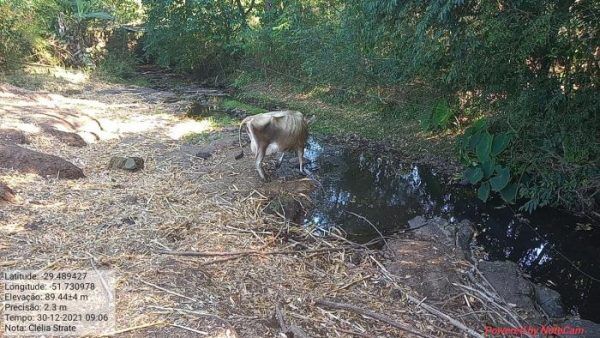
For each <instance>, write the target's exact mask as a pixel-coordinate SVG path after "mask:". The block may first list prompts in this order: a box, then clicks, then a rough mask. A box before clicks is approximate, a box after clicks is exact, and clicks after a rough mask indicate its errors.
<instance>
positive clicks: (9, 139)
mask: <svg viewBox="0 0 600 338" xmlns="http://www.w3.org/2000/svg"><path fill="white" fill-rule="evenodd" d="M0 143H15V144H29V139H28V138H27V136H26V135H25V133H24V132H22V131H20V130H16V129H0Z"/></svg>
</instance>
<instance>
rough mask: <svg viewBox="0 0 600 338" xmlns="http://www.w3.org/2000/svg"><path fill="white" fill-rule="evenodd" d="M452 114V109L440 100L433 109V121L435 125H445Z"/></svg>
mask: <svg viewBox="0 0 600 338" xmlns="http://www.w3.org/2000/svg"><path fill="white" fill-rule="evenodd" d="M450 116H452V110H451V109H450V107H449V106H448V103H447V102H446V101H440V102H438V103H437V104H436V105H435V108H434V109H433V123H434V124H435V126H436V127H442V128H443V127H445V126H446V125H447V124H448V121H449V120H450Z"/></svg>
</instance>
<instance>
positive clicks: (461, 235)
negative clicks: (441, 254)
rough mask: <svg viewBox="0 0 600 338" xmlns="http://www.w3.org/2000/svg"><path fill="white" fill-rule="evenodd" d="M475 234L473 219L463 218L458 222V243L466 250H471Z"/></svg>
mask: <svg viewBox="0 0 600 338" xmlns="http://www.w3.org/2000/svg"><path fill="white" fill-rule="evenodd" d="M474 234H475V229H474V228H473V225H472V223H471V221H469V220H466V219H465V220H462V221H461V222H460V223H458V224H457V229H456V245H457V246H458V247H459V248H461V249H463V250H464V251H469V250H470V249H471V240H472V239H473V235H474Z"/></svg>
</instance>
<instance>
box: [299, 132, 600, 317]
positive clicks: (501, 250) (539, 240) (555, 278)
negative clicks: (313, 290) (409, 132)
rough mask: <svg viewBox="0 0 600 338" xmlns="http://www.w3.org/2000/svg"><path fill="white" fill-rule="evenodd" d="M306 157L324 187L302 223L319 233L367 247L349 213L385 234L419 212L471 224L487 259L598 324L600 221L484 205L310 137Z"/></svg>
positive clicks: (391, 164)
mask: <svg viewBox="0 0 600 338" xmlns="http://www.w3.org/2000/svg"><path fill="white" fill-rule="evenodd" d="M305 156H306V157H307V158H309V159H310V160H311V164H310V165H309V169H310V170H311V171H313V172H315V173H317V174H318V176H319V177H320V182H321V184H322V185H323V188H322V189H318V190H317V192H316V196H315V197H316V203H315V205H316V207H315V209H314V210H313V211H312V213H310V214H309V215H308V216H307V218H306V219H305V220H304V222H305V224H311V225H316V226H317V227H318V228H320V229H322V230H323V231H327V229H329V228H330V227H333V226H335V227H338V228H340V229H343V230H344V231H346V232H347V233H348V236H349V238H351V239H353V240H355V241H359V242H366V241H368V240H370V239H373V238H375V237H377V236H378V235H377V232H376V231H375V230H374V229H373V227H372V226H371V225H369V224H368V223H367V222H366V221H364V220H363V219H361V218H360V217H357V216H356V215H353V214H352V213H355V214H358V215H361V216H363V217H365V218H367V219H368V220H369V221H371V222H372V223H373V224H375V225H376V226H377V228H378V229H379V230H380V231H381V232H382V233H384V234H392V233H394V232H396V231H398V230H401V229H404V228H406V226H407V221H408V220H410V219H412V218H414V217H416V216H419V215H421V216H424V217H432V216H440V217H443V218H445V219H448V220H450V221H451V222H459V221H461V220H463V219H469V220H471V221H472V222H473V223H474V224H476V227H477V228H478V230H479V235H478V236H477V243H478V244H479V245H481V246H482V247H483V248H484V249H485V251H486V252H487V259H489V260H511V261H514V262H517V263H518V264H519V265H520V266H521V268H522V269H523V271H525V272H526V273H528V274H529V275H530V276H531V279H532V280H533V281H535V282H538V283H543V284H546V285H548V286H549V287H551V288H552V289H555V290H557V291H558V292H560V294H561V295H562V299H563V302H564V303H565V306H567V308H568V309H569V310H570V311H573V312H578V313H579V314H580V315H581V317H582V318H584V319H589V320H592V321H595V322H600V282H598V281H597V280H598V279H600V224H598V223H592V222H591V221H589V220H587V219H579V218H576V217H574V216H572V215H570V214H566V213H563V212H560V211H558V210H555V209H550V208H546V209H541V210H538V211H537V212H535V213H534V214H532V215H528V214H522V215H519V214H518V210H516V209H515V210H513V209H511V208H510V207H504V206H502V203H501V201H499V200H494V199H493V200H491V201H489V202H488V203H482V202H481V201H480V200H479V199H477V196H476V194H475V191H474V189H473V188H472V187H468V186H467V187H466V186H457V185H454V186H451V185H446V184H444V183H443V181H442V180H441V178H440V177H439V175H437V174H436V173H435V172H434V171H433V170H431V169H429V168H427V167H424V166H416V165H407V164H405V163H404V164H403V163H401V162H400V161H398V160H389V159H382V158H379V157H377V156H376V155H375V154H370V153H368V152H360V151H351V150H349V149H345V148H344V147H342V146H328V145H324V144H320V143H319V142H317V141H316V140H314V139H313V140H311V141H310V142H309V146H308V147H307V151H306V155H305ZM515 213H516V214H515ZM594 278H596V279H597V280H594Z"/></svg>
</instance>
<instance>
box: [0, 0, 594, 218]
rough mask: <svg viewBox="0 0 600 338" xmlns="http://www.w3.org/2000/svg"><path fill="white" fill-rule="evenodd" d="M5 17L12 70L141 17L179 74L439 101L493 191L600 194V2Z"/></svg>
mask: <svg viewBox="0 0 600 338" xmlns="http://www.w3.org/2000/svg"><path fill="white" fill-rule="evenodd" d="M82 8H83V9H82ZM0 13H2V15H0V32H1V36H0V67H3V66H4V67H5V66H6V65H8V64H12V63H14V62H15V61H16V60H18V59H19V58H21V57H22V55H25V54H27V53H29V54H31V53H32V52H33V55H34V56H35V57H38V58H40V54H41V52H40V50H46V51H48V50H50V52H49V53H50V54H52V55H57V54H60V51H61V50H62V49H59V48H57V47H56V46H72V45H76V46H77V44H78V43H79V45H80V46H81V45H85V46H86V48H88V49H87V50H86V51H85V52H81V53H79V54H77V55H79V57H78V58H77V57H73V56H72V55H71V57H62V58H60V60H69V59H70V61H69V62H71V63H72V64H90V63H93V62H94V61H95V60H101V59H102V58H103V57H105V56H106V55H105V54H102V52H101V51H97V52H94V50H95V49H94V48H91V47H93V46H95V44H94V42H93V41H91V40H90V34H91V33H90V32H95V30H93V29H92V28H94V27H96V28H97V27H104V26H106V25H109V24H111V25H114V24H115V23H121V24H122V23H127V22H132V21H135V20H137V19H140V18H142V16H143V17H144V19H145V29H146V32H145V35H144V37H143V47H144V54H143V56H144V57H145V58H147V60H150V61H152V62H155V63H158V64H160V65H162V66H165V67H171V68H173V69H176V70H179V71H184V72H192V73H195V74H200V75H203V76H220V77H221V78H222V77H224V76H226V77H228V78H229V79H232V80H233V79H235V77H236V76H237V77H239V76H242V75H240V74H243V76H245V77H250V78H252V77H257V76H263V77H264V76H265V75H267V76H269V77H273V76H277V77H282V78H284V79H288V80H292V79H293V81H301V82H302V83H304V84H307V85H312V86H322V87H324V88H328V93H329V95H330V96H331V97H334V98H336V99H338V100H344V101H349V102H354V103H361V102H363V103H364V102H365V101H369V103H376V104H377V105H378V107H379V108H380V110H381V111H382V114H384V113H385V114H392V115H393V114H394V112H395V111H400V110H403V109H406V105H405V104H404V103H405V102H406V100H407V96H410V95H427V96H428V97H432V98H434V99H433V100H432V104H431V105H430V106H428V108H427V109H428V110H427V114H425V115H422V114H421V115H419V119H420V120H421V125H422V126H423V128H424V129H426V130H428V131H429V132H431V133H436V132H440V130H445V129H449V128H450V129H453V130H456V131H458V132H460V133H461V135H462V136H461V137H459V141H458V142H457V154H458V156H459V157H460V158H461V159H462V160H463V161H464V163H465V165H466V171H465V177H466V178H467V179H468V180H469V181H471V182H472V183H474V184H477V185H478V186H479V188H478V189H479V190H478V192H479V196H480V197H481V198H482V199H487V198H488V197H489V196H490V194H492V193H495V192H497V193H499V194H500V196H502V197H503V198H504V199H506V200H507V201H510V202H513V201H516V200H519V201H523V204H522V205H523V208H524V209H526V210H533V209H535V208H538V207H540V206H544V205H555V206H556V205H559V206H565V207H567V208H570V209H572V210H585V211H591V210H593V209H595V208H596V207H597V206H598V202H599V201H600V196H599V194H598V191H599V190H600V172H599V168H600V163H599V158H600V157H599V155H600V154H599V153H600V147H599V135H600V133H599V132H598V131H599V130H600V120H599V117H598V111H599V108H600V102H599V100H600V95H599V93H598V86H599V85H600V83H599V82H600V80H599V79H600V77H599V75H600V74H599V67H600V39H599V36H598V32H599V31H600V29H599V28H600V27H598V26H599V22H600V21H599V17H600V3H599V2H598V1H594V0H554V1H551V0H535V1H534V0H521V1H505V0H503V1H481V0H473V1H468V0H430V1H417V0H407V1H397V0H379V1H372V0H371V1H369V0H357V1H342V0H287V1H282V0H228V1H220V0H194V1H191V0H144V1H143V11H142V9H141V8H140V7H139V6H137V5H136V1H134V0H128V1H110V0H97V1H83V0H78V1H66V0H63V1H60V0H40V1H34V0H26V1H12V2H11V1H4V2H3V1H2V0H0ZM64 16H66V17H68V18H69V20H67V21H68V22H69V24H68V25H67V26H68V27H69V33H68V34H65V33H64V32H63V33H61V28H60V27H61V22H60V20H61V19H60V18H61V17H64ZM40 37H43V39H41V40H42V41H46V45H43V44H41V43H40ZM97 40H98V39H97ZM47 41H52V43H48V42H47ZM74 41H75V42H74ZM49 46H50V47H52V48H50V47H49ZM57 49H58V50H57ZM63 49H66V50H71V51H73V50H77V48H72V47H71V48H67V47H64V48H63ZM71 54H73V52H72V53H71ZM84 55H85V56H86V57H85V58H84V57H83V56H84ZM98 55H100V56H98ZM61 62H66V61H61ZM114 62H117V61H114ZM415 88H418V89H419V90H415ZM423 93H425V94H423Z"/></svg>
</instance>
